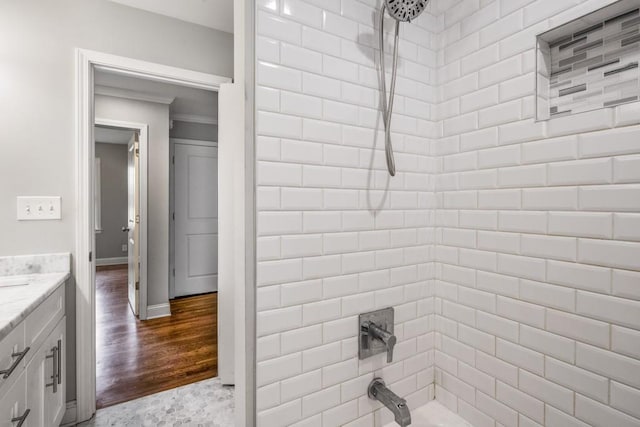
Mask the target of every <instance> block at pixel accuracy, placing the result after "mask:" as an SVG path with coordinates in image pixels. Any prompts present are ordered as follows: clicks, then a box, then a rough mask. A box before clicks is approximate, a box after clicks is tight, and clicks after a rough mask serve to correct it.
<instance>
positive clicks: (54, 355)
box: [45, 347, 60, 393]
mask: <svg viewBox="0 0 640 427" xmlns="http://www.w3.org/2000/svg"><path fill="white" fill-rule="evenodd" d="M45 358H46V359H51V358H53V374H52V375H51V382H50V383H48V384H45V387H53V392H54V393H57V392H58V373H57V372H56V371H57V369H58V363H59V360H60V357H59V356H58V347H53V348H52V349H51V354H50V355H46V356H45Z"/></svg>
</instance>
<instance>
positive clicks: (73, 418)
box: [60, 400, 78, 427]
mask: <svg viewBox="0 0 640 427" xmlns="http://www.w3.org/2000/svg"><path fill="white" fill-rule="evenodd" d="M77 414H78V408H77V405H76V401H75V400H72V401H70V402H67V410H66V411H65V413H64V416H63V417H62V421H61V422H60V427H68V426H75V425H76V422H77V420H78V416H77Z"/></svg>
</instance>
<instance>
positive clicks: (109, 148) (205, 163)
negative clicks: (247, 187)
mask: <svg viewBox="0 0 640 427" xmlns="http://www.w3.org/2000/svg"><path fill="white" fill-rule="evenodd" d="M94 93H95V96H94V99H95V100H94V114H95V121H94V141H95V143H94V150H93V152H94V157H95V166H94V171H93V175H94V180H93V182H94V196H95V197H94V203H95V206H94V212H95V218H94V224H95V231H96V234H95V256H96V260H95V282H94V283H95V301H96V317H95V319H96V321H95V328H96V329H95V337H96V341H95V354H96V358H95V363H96V364H95V369H96V370H95V372H96V376H95V378H96V383H95V384H96V401H95V403H96V409H103V408H108V407H111V406H114V405H119V404H121V403H123V402H127V401H131V400H134V399H138V398H141V397H144V396H148V395H151V394H156V393H160V392H164V391H167V390H170V389H174V388H177V387H184V386H187V387H188V386H189V385H192V384H193V385H194V386H195V387H198V388H201V387H203V385H202V384H201V383H200V382H202V381H209V383H207V384H206V387H214V388H216V387H217V388H219V390H218V391H219V393H217V394H218V395H220V396H226V400H225V399H223V400H221V401H220V402H219V403H220V404H219V405H217V407H216V408H212V410H216V411H218V414H217V416H218V417H219V416H220V414H219V412H220V411H228V412H229V419H232V417H233V412H232V408H233V401H232V399H233V392H232V390H229V389H226V390H225V389H224V388H223V386H222V384H221V382H220V380H219V379H217V378H216V377H217V376H218V343H219V340H218V294H217V291H218V152H217V149H218V148H217V147H218V129H217V109H218V96H217V92H216V91H212V90H205V89H200V88H192V87H185V86H182V85H179V84H173V83H167V82H158V81H152V80H148V79H143V78H140V77H138V76H129V75H122V74H118V73H113V72H109V71H103V70H96V72H95V74H94ZM196 383H198V384H197V385H195V384H196ZM181 392H188V390H186V391H184V390H182V391H181Z"/></svg>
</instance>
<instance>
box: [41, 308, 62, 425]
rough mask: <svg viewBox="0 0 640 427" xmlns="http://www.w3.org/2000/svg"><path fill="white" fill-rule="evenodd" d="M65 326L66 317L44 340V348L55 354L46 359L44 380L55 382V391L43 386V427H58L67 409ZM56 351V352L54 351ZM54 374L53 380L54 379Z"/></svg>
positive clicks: (51, 387) (49, 382) (52, 388)
mask: <svg viewBox="0 0 640 427" xmlns="http://www.w3.org/2000/svg"><path fill="white" fill-rule="evenodd" d="M65 324H66V317H63V318H62V320H60V322H59V323H58V325H57V326H56V328H55V329H54V330H53V332H51V335H49V337H48V338H47V340H46V346H45V348H48V349H49V354H50V355H52V356H53V352H54V351H55V352H57V355H56V357H51V358H49V359H46V362H45V369H44V374H45V375H44V378H45V381H47V384H51V383H52V382H53V381H55V382H56V386H55V391H54V387H53V385H51V386H47V385H46V384H45V395H44V426H45V427H49V426H52V427H54V426H55V427H58V426H59V425H60V422H61V421H62V417H64V412H65V410H66V408H67V404H66V401H67V399H66V388H67V384H66V381H65V375H66V370H65V368H66V365H65V363H66V342H65ZM54 349H56V350H54ZM54 373H55V378H52V377H54Z"/></svg>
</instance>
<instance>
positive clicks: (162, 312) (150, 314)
mask: <svg viewBox="0 0 640 427" xmlns="http://www.w3.org/2000/svg"><path fill="white" fill-rule="evenodd" d="M167 316H171V306H170V305H169V303H164V304H155V305H148V306H147V320H149V319H156V318H158V317H167Z"/></svg>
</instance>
